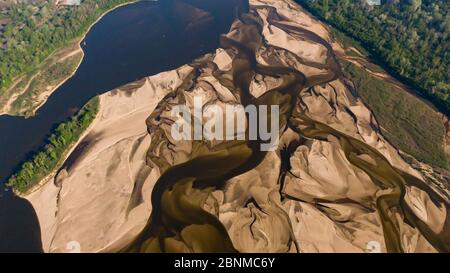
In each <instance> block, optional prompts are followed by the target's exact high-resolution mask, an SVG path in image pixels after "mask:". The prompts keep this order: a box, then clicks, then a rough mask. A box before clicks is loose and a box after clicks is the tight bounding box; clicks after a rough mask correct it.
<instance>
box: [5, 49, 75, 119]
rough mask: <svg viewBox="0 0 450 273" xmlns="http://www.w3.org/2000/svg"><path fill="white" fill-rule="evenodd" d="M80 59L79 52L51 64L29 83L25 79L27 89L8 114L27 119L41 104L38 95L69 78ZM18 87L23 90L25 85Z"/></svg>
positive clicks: (21, 84)
mask: <svg viewBox="0 0 450 273" xmlns="http://www.w3.org/2000/svg"><path fill="white" fill-rule="evenodd" d="M81 58H82V53H81V52H79V53H77V54H75V55H73V56H71V57H69V58H67V59H66V60H64V61H62V62H58V63H53V64H51V65H50V66H49V67H47V68H46V69H41V71H39V72H38V73H39V74H37V76H36V77H34V78H33V79H32V80H31V82H29V77H27V79H28V81H27V82H29V85H28V88H27V89H26V90H25V92H23V93H22V94H21V95H19V96H18V97H17V99H16V100H15V101H14V102H13V103H12V105H11V110H10V114H12V115H22V116H27V117H28V116H31V115H33V114H34V110H35V108H36V107H37V106H38V105H40V103H41V101H40V100H39V99H38V97H39V95H40V94H41V93H43V92H45V91H47V90H48V89H49V88H54V87H55V86H57V85H58V84H60V83H61V82H62V81H64V80H65V79H67V78H68V77H70V75H72V73H73V72H74V71H75V70H76V68H77V66H78V64H79V63H80V61H81ZM20 86H21V87H22V88H24V87H26V84H25V86H24V84H23V83H20Z"/></svg>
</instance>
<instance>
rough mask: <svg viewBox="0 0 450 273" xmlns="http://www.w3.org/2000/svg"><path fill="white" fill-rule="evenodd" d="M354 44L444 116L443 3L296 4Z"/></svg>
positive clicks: (449, 89) (357, 0) (448, 103)
mask: <svg viewBox="0 0 450 273" xmlns="http://www.w3.org/2000/svg"><path fill="white" fill-rule="evenodd" d="M297 2H298V3H300V4H302V6H303V7H305V8H306V9H307V10H309V11H310V12H312V13H313V14H314V15H316V16H318V17H319V18H321V19H323V20H325V21H327V22H328V23H329V24H331V25H332V26H333V27H336V28H337V29H339V30H340V31H342V32H344V33H345V34H347V35H349V36H350V37H352V38H354V39H356V40H358V41H359V42H360V43H361V44H362V45H363V46H364V47H365V48H366V49H367V50H368V51H369V52H370V53H371V57H372V59H374V60H376V61H378V62H379V63H380V64H381V65H383V66H384V67H385V68H386V69H387V70H388V71H389V72H390V73H392V74H393V75H394V76H397V77H399V78H400V79H402V80H403V81H404V82H405V83H407V84H409V85H410V86H411V87H413V88H414V89H415V90H416V91H417V92H418V93H419V94H420V95H421V96H423V97H424V98H426V99H428V100H430V101H431V102H432V103H433V104H434V105H435V106H436V107H438V108H439V110H440V111H442V112H444V113H445V114H446V115H447V116H448V115H449V114H450V98H449V95H450V82H449V77H450V73H449V51H450V40H449V34H450V17H449V9H450V5H449V2H448V1H447V0H438V1H436V0H387V1H381V5H379V6H377V5H369V4H368V1H367V0H352V1H350V0H297Z"/></svg>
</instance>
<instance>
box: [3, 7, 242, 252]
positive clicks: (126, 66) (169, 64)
mask: <svg viewBox="0 0 450 273" xmlns="http://www.w3.org/2000/svg"><path fill="white" fill-rule="evenodd" d="M238 1H239V0H237V1H234V0H233V1H228V0H227V1H208V0H201V1H199V0H197V1H194V0H192V1H191V0H186V1H184V0H183V1H171V0H165V1H158V2H154V1H145V2H138V3H135V4H131V5H127V6H124V7H121V8H118V9H116V10H114V11H111V12H110V13H108V14H107V15H106V16H104V17H103V18H102V19H101V20H100V21H99V22H98V23H97V24H96V25H95V26H94V27H93V28H92V29H91V31H90V32H89V33H88V34H87V36H86V39H85V41H84V42H82V47H83V51H84V52H85V58H84V59H83V62H82V63H81V65H80V67H79V69H78V70H77V72H76V73H75V75H74V76H73V77H72V78H71V79H69V80H68V81H66V82H65V83H64V84H63V85H62V86H61V87H59V88H58V89H57V90H56V91H55V92H54V93H53V94H52V95H51V96H50V97H49V99H48V100H47V102H46V104H45V105H43V106H42V108H40V109H39V110H38V111H37V114H36V116H34V117H32V118H29V119H25V118H22V117H12V116H7V115H2V116H0V132H1V134H0V147H1V151H0V252H2V251H15V252H16V251H18V252H19V251H33V252H34V251H39V250H40V249H41V245H40V232H39V223H38V221H37V217H36V214H35V212H34V210H33V208H32V207H31V205H30V204H29V203H28V202H27V201H26V200H24V199H22V198H18V197H16V196H14V195H13V194H12V193H11V192H5V191H4V190H3V183H4V182H5V181H6V180H7V178H8V177H9V176H10V175H11V174H13V173H14V171H15V170H17V168H18V167H20V164H21V163H22V162H23V161H25V160H27V159H28V158H29V157H30V156H31V155H32V152H33V151H36V150H38V149H39V147H41V146H42V145H43V144H44V141H45V139H46V137H47V136H48V134H49V133H50V131H51V129H52V128H53V127H55V126H56V125H57V124H58V123H60V122H61V121H64V120H66V119H67V118H69V117H70V116H71V115H72V114H73V113H74V112H75V111H77V110H78V109H80V108H81V107H82V106H83V105H84V104H85V103H86V102H87V101H89V99H91V98H92V97H93V96H96V95H97V94H101V93H103V92H106V91H108V90H111V89H114V88H116V87H118V86H121V85H123V84H126V83H129V82H132V81H136V80H138V79H140V78H143V77H146V76H150V75H153V74H157V73H159V72H163V71H167V70H171V69H175V68H177V67H179V66H181V65H183V64H185V63H189V62H191V61H192V60H193V59H195V58H197V57H199V56H202V55H203V54H205V53H208V52H213V51H214V50H215V49H216V48H217V47H218V46H219V37H220V35H221V34H222V33H226V32H228V30H229V27H230V24H231V22H232V20H233V19H234V17H233V14H234V13H235V12H237V10H236V9H235V8H234V7H235V6H234V5H235V4H236V3H237V2H238ZM190 2H193V3H194V2H195V4H198V5H200V7H201V8H204V9H205V10H206V11H208V10H214V9H219V8H220V10H222V13H221V15H220V16H216V17H211V16H210V15H208V12H206V13H205V12H200V13H198V11H196V10H194V9H193V8H192V7H190V6H188V4H189V3H190ZM213 2H214V3H213ZM227 11H228V12H227Z"/></svg>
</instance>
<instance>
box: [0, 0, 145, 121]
mask: <svg viewBox="0 0 450 273" xmlns="http://www.w3.org/2000/svg"><path fill="white" fill-rule="evenodd" d="M138 1H139V0H131V1H128V2H125V3H121V4H118V5H116V6H114V7H112V8H111V9H108V10H107V11H105V12H103V13H102V14H101V15H100V16H99V17H98V18H97V19H96V20H95V21H94V22H93V23H92V24H90V26H89V27H88V28H87V30H86V31H85V32H84V33H83V35H81V36H80V37H79V38H76V39H74V41H72V42H69V45H67V46H65V47H63V48H60V49H57V50H55V51H54V52H53V53H51V54H50V55H49V56H48V57H47V58H46V59H45V60H44V61H43V62H42V63H41V65H40V66H39V67H38V68H37V69H36V70H35V72H33V73H31V74H29V75H22V76H20V77H19V78H18V79H17V80H16V81H15V82H14V83H13V84H12V86H11V87H10V88H9V89H8V91H6V92H5V94H6V96H8V97H9V98H7V100H6V102H5V99H3V103H2V99H1V98H0V115H15V116H25V117H31V116H34V115H35V114H36V111H37V110H38V109H39V108H40V107H42V105H44V104H45V103H46V101H47V99H48V97H49V96H50V95H51V94H53V93H54V92H55V91H56V90H57V89H58V88H59V87H60V86H61V85H63V84H64V83H65V82H66V81H67V80H69V79H70V78H72V77H73V75H74V74H75V73H76V71H77V70H78V68H79V67H80V65H81V63H82V62H83V59H84V51H83V49H82V47H81V43H82V42H83V40H84V39H85V38H86V35H87V34H88V33H89V32H90V30H91V29H92V27H94V26H95V25H96V24H97V23H98V22H99V21H100V20H101V19H102V18H103V17H104V16H105V15H106V14H108V13H110V12H111V11H113V10H115V9H118V8H120V7H123V6H126V5H130V4H133V3H136V2H138ZM78 52H81V57H80V60H79V61H78V64H77V65H76V66H75V67H74V68H73V69H72V71H70V73H69V75H67V76H64V77H63V78H61V79H60V80H58V83H57V84H55V85H53V86H47V87H46V88H45V90H41V91H38V92H37V93H38V94H37V96H34V97H33V98H32V99H31V100H32V102H31V103H28V104H29V105H27V106H26V107H24V108H23V107H19V108H18V109H14V107H13V105H14V104H20V102H19V103H16V101H17V100H18V98H20V97H21V96H26V95H30V96H31V95H33V94H25V93H26V92H27V91H28V87H29V85H30V84H31V83H32V81H33V80H34V78H35V77H37V76H39V74H41V73H42V72H41V71H42V70H46V69H48V68H49V67H50V66H51V65H55V64H58V63H59V62H64V61H66V60H67V59H68V58H70V57H71V56H73V55H74V54H77V53H78ZM55 55H56V56H58V55H59V56H58V57H57V58H56V60H53V59H54V56H55ZM43 73H45V72H43ZM23 81H25V82H23ZM18 85H22V87H21V88H20V90H14V89H15V88H16V87H17V86H18ZM2 96H3V95H2ZM16 108H17V107H16Z"/></svg>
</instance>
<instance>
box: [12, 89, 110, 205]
mask: <svg viewBox="0 0 450 273" xmlns="http://www.w3.org/2000/svg"><path fill="white" fill-rule="evenodd" d="M97 97H98V100H99V102H98V103H99V105H98V111H97V114H96V115H95V118H94V120H93V121H92V122H91V124H89V126H88V128H86V130H84V132H83V133H82V134H81V135H80V137H79V138H78V140H77V141H75V142H74V143H73V144H71V145H70V147H69V148H68V149H67V150H66V151H65V152H64V154H63V156H62V157H61V159H60V160H59V162H58V163H57V166H56V167H55V169H54V170H53V171H52V172H51V173H49V174H48V175H47V176H45V177H44V178H42V179H41V180H40V181H39V183H37V184H35V185H34V186H32V187H31V188H30V189H28V190H27V191H26V192H19V191H18V190H16V189H15V188H14V187H8V188H9V189H11V190H12V191H13V193H14V194H15V195H16V196H18V197H22V198H26V197H27V196H29V195H30V194H32V193H34V192H36V191H39V190H40V189H41V188H42V187H43V186H45V185H46V184H47V183H48V182H50V181H51V180H52V179H54V178H55V177H56V175H57V174H58V171H59V169H60V168H61V166H62V165H63V164H64V162H65V161H66V160H67V158H68V157H69V156H70V155H71V154H72V152H73V151H74V149H75V148H76V147H77V146H78V144H80V142H81V141H82V140H83V139H84V138H85V137H86V136H87V135H88V134H89V133H90V132H91V131H92V129H93V128H94V125H95V124H97V123H98V121H99V117H100V113H101V111H102V99H101V96H97Z"/></svg>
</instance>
